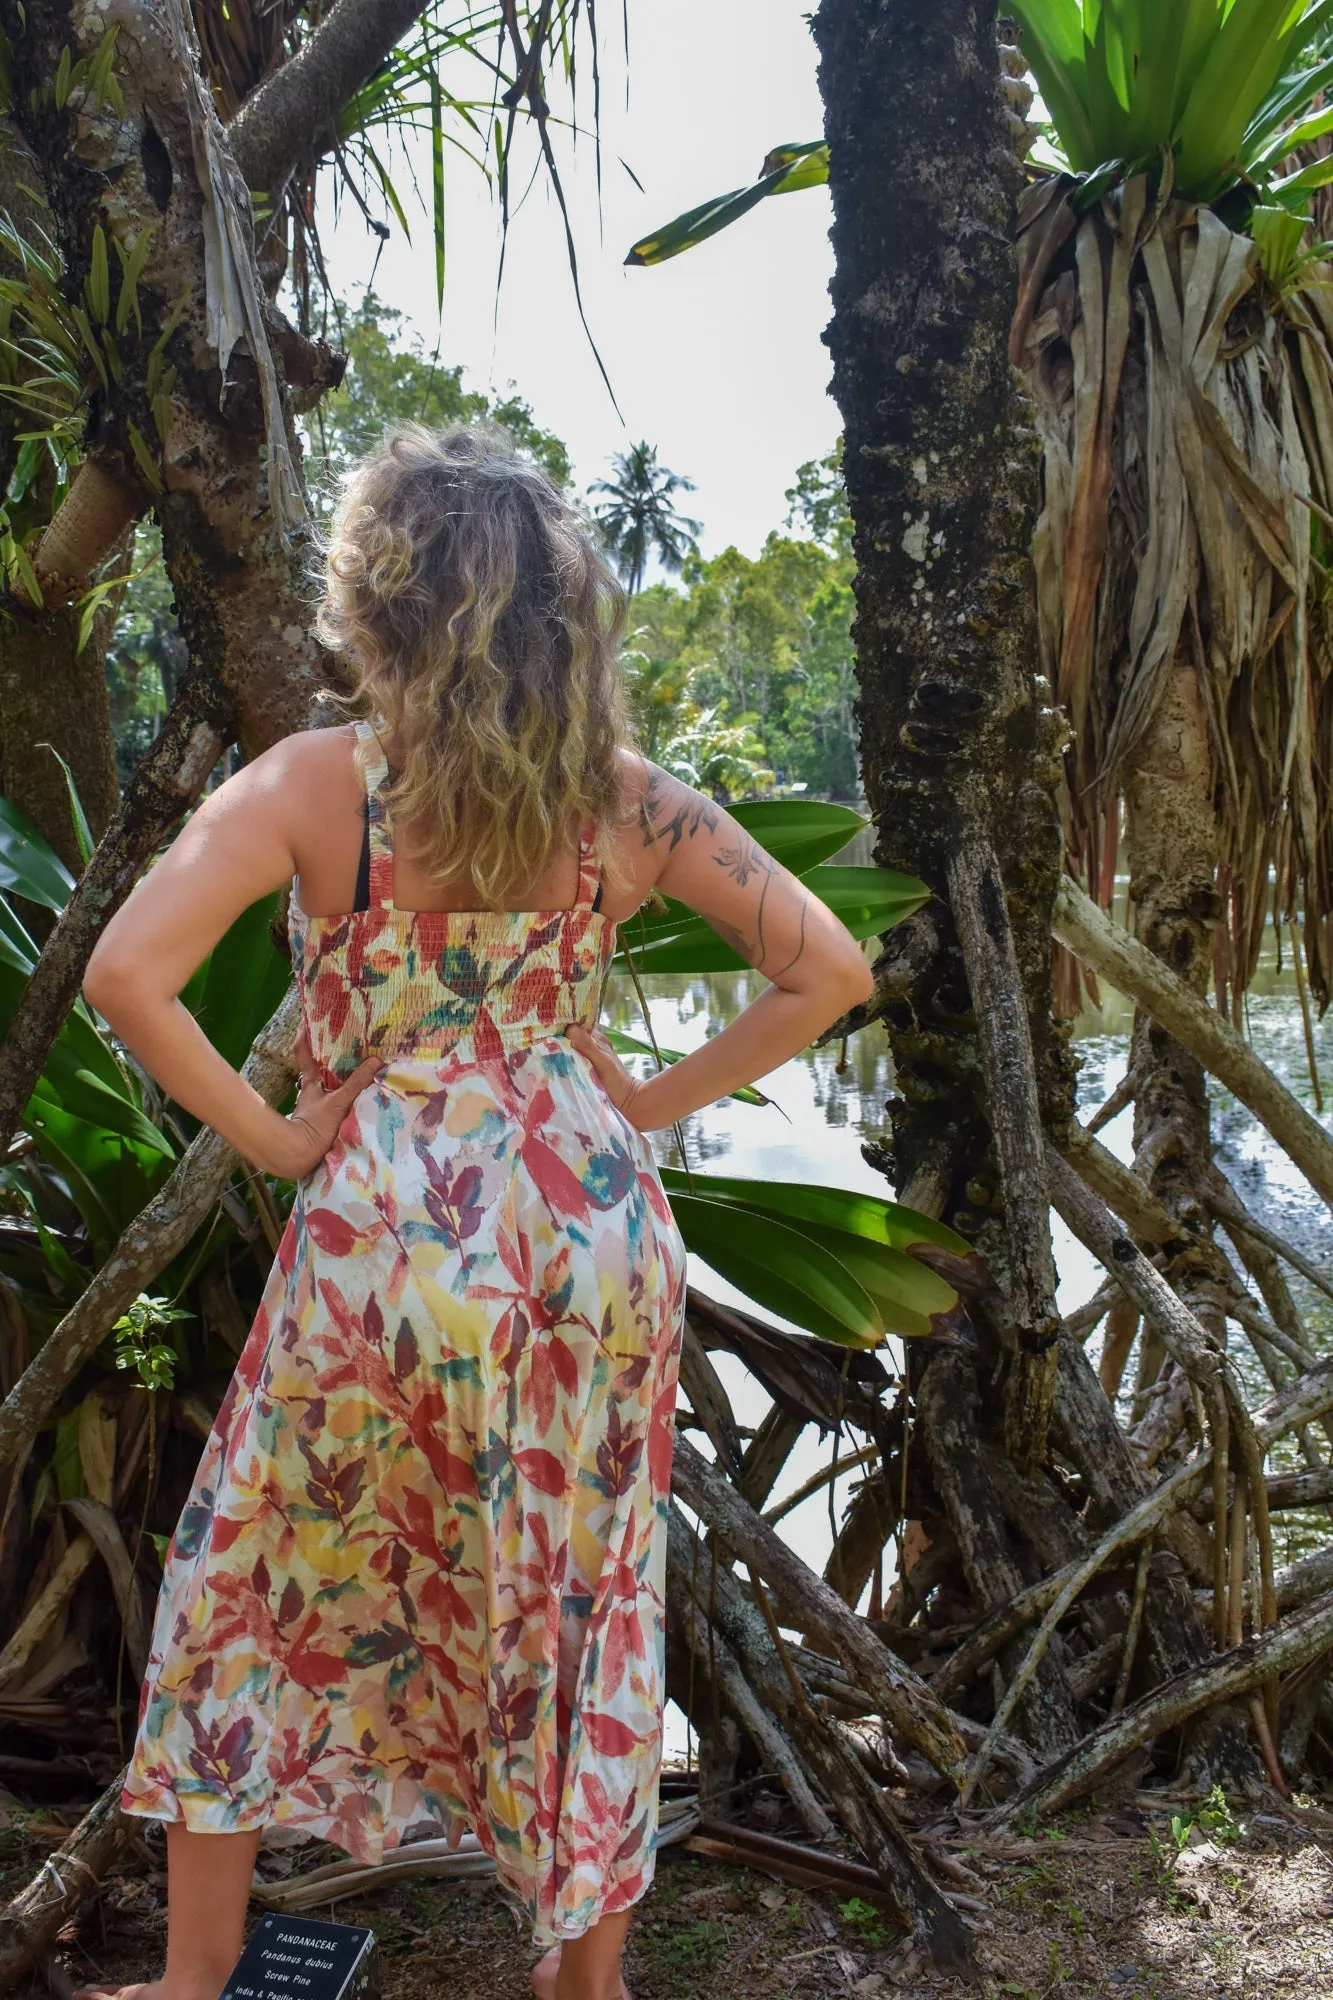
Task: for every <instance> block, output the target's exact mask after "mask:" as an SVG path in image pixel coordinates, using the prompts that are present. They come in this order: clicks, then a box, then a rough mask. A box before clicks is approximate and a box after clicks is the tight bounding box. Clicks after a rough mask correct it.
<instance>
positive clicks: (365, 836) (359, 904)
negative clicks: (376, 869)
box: [352, 804, 370, 910]
mask: <svg viewBox="0 0 1333 2000" xmlns="http://www.w3.org/2000/svg"><path fill="white" fill-rule="evenodd" d="M361 811H362V815H363V817H364V819H365V825H364V826H363V827H362V829H361V859H360V860H359V861H358V862H357V864H356V898H355V901H354V902H353V904H352V908H353V909H354V910H368V909H369V908H370V807H369V805H368V804H363V805H362V808H361Z"/></svg>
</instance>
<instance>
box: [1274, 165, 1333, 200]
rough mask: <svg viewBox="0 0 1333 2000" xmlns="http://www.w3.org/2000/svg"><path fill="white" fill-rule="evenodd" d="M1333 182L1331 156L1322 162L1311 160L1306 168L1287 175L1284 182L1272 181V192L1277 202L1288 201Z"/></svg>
mask: <svg viewBox="0 0 1333 2000" xmlns="http://www.w3.org/2000/svg"><path fill="white" fill-rule="evenodd" d="M1330 181H1333V154H1330V155H1326V156H1325V158H1324V159H1322V160H1312V161H1311V163H1310V165H1309V166H1308V167H1302V168H1301V169H1300V170H1299V172H1297V173H1294V174H1288V175H1287V176H1286V178H1285V180H1280V181H1274V182H1273V185H1272V192H1273V193H1274V194H1275V195H1276V196H1277V198H1278V200H1279V201H1284V202H1285V201H1288V200H1289V199H1290V198H1291V196H1292V195H1298V194H1300V195H1304V194H1309V193H1310V192H1311V191H1312V190H1313V189H1314V188H1321V187H1327V186H1328V184H1329V182H1330Z"/></svg>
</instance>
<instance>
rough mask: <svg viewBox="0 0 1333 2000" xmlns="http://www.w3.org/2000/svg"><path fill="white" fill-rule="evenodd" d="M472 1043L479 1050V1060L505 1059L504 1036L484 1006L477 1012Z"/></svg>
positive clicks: (496, 1060)
mask: <svg viewBox="0 0 1333 2000" xmlns="http://www.w3.org/2000/svg"><path fill="white" fill-rule="evenodd" d="M472 1045H473V1047H474V1048H475V1049H476V1051H477V1060H478V1062H501V1061H503V1059H504V1052H505V1045H504V1037H503V1035H502V1034H501V1033H500V1030H499V1029H498V1028H497V1027H496V1025H495V1023H494V1021H493V1020H492V1019H491V1017H490V1015H489V1014H488V1013H487V1012H486V1009H485V1008H484V1007H482V1008H480V1009H479V1010H478V1013H477V1025H476V1027H475V1028H474V1029H473V1031H472Z"/></svg>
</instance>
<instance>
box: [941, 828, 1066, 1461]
mask: <svg viewBox="0 0 1333 2000" xmlns="http://www.w3.org/2000/svg"><path fill="white" fill-rule="evenodd" d="M948 885H949V908H950V910H951V912H952V914H953V920H954V925H955V928H956V929H957V932H958V942H959V945H960V946H961V948H962V953H963V964H964V966H965V968H966V970H967V984H968V990H969V992H970V994H971V997H972V1011H973V1014H974V1016H975V1018H976V1023H977V1038H978V1040H979V1042H980V1044H981V1065H982V1070H983V1072H984V1075H985V1083H986V1105H987V1116H988V1119H989V1122H990V1130H991V1142H992V1144H993V1146H994V1150H995V1163H996V1167H997V1169H998V1173H999V1182H1000V1197H1001V1201H1002V1205H1003V1208H1004V1222H1005V1243H1006V1246H1007V1249H1008V1270H1007V1273H1006V1285H1005V1303H1006V1308H1007V1310H1006V1312H1005V1315H1004V1317H1005V1319H1006V1321H1007V1331H1008V1337H1009V1340H1010V1342H1011V1343H1012V1347H1013V1355H1014V1359H1013V1365H1012V1367H1011V1368H1010V1370H1009V1375H1008V1378H1007V1381H1006V1383H1005V1419H1004V1429H1005V1445H1006V1449H1007V1450H1008V1452H1009V1455H1010V1457H1011V1458H1012V1459H1013V1461H1014V1463H1015V1464H1016V1465H1017V1466H1018V1467H1019V1468H1020V1470H1022V1471H1025V1472H1030V1471H1032V1470H1033V1469H1034V1468H1035V1467H1036V1466H1037V1465H1039V1464H1040V1463H1041V1462H1042V1460H1043V1459H1044V1458H1045V1456H1046V1433H1047V1430H1048V1428H1049V1425H1050V1420H1051V1409H1052V1406H1053V1404H1054V1401H1055V1378H1056V1372H1057V1369H1058V1366H1059V1356H1058V1353H1057V1344H1058V1342H1059V1338H1060V1315H1059V1313H1058V1312H1057V1311H1056V1307H1055V1260H1054V1258H1053V1257H1052V1255H1051V1221H1050V1204H1049V1202H1048V1201H1047V1199H1046V1172H1045V1155H1044V1149H1043V1143H1042V1130H1041V1110H1040V1107H1039V1105H1038V1103H1037V1073H1036V1065H1035V1063H1034V1061H1033V1055H1032V1035H1031V1031H1030V1029H1029V1026H1028V1010H1027V1001H1026V998H1025V995H1024V992H1023V982H1022V979H1021V978H1020V976H1019V971H1018V961H1017V959H1016V957H1015V955H1014V940H1013V934H1012V932H1011V930H1010V928H1009V910H1008V905H1007V903H1006V901H1005V894H1004V882H1003V880H1002V878H1001V875H1000V864H999V861H998V860H997V858H996V854H995V850H994V848H993V847H992V846H991V844H990V842H989V840H987V839H985V838H984V837H983V836H982V835H980V834H979V833H978V832H976V831H975V830H974V829H972V830H969V831H968V832H967V833H966V834H965V835H964V836H963V837H962V838H961V839H960V841H959V843H958V845H957V846H956V847H955V848H954V851H953V853H952V854H951V855H950V857H949V864H948Z"/></svg>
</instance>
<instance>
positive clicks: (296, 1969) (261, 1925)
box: [222, 1911, 379, 2000]
mask: <svg viewBox="0 0 1333 2000" xmlns="http://www.w3.org/2000/svg"><path fill="white" fill-rule="evenodd" d="M378 1993H379V1966H378V1961H377V1959H376V1955H375V1933H374V1932H373V1931H365V1930H358V1929H356V1928H355V1926H353V1925H352V1924H320V1923H314V1922H312V1921H311V1919H310V1918H309V1917H280V1916H275V1915H274V1913H273V1912H272V1911H268V1912H267V1913H266V1914H265V1915H264V1916H262V1917H261V1918H260V1919H259V1922H258V1923H257V1924H256V1926H255V1928H254V1931H253V1932H252V1933H251V1936H250V1938H249V1940H248V1942H247V1944H246V1947H245V1950H244V1951H243V1952H242V1953H241V1955H240V1957H239V1958H238V1959H237V1961H236V1965H235V1968H234V1970H233V1972H232V1975H231V1977H230V1979H229V1980H228V1981H227V1983H226V1985H225V1986H224V1987H223V1989H222V2000H377V1996H378Z"/></svg>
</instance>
